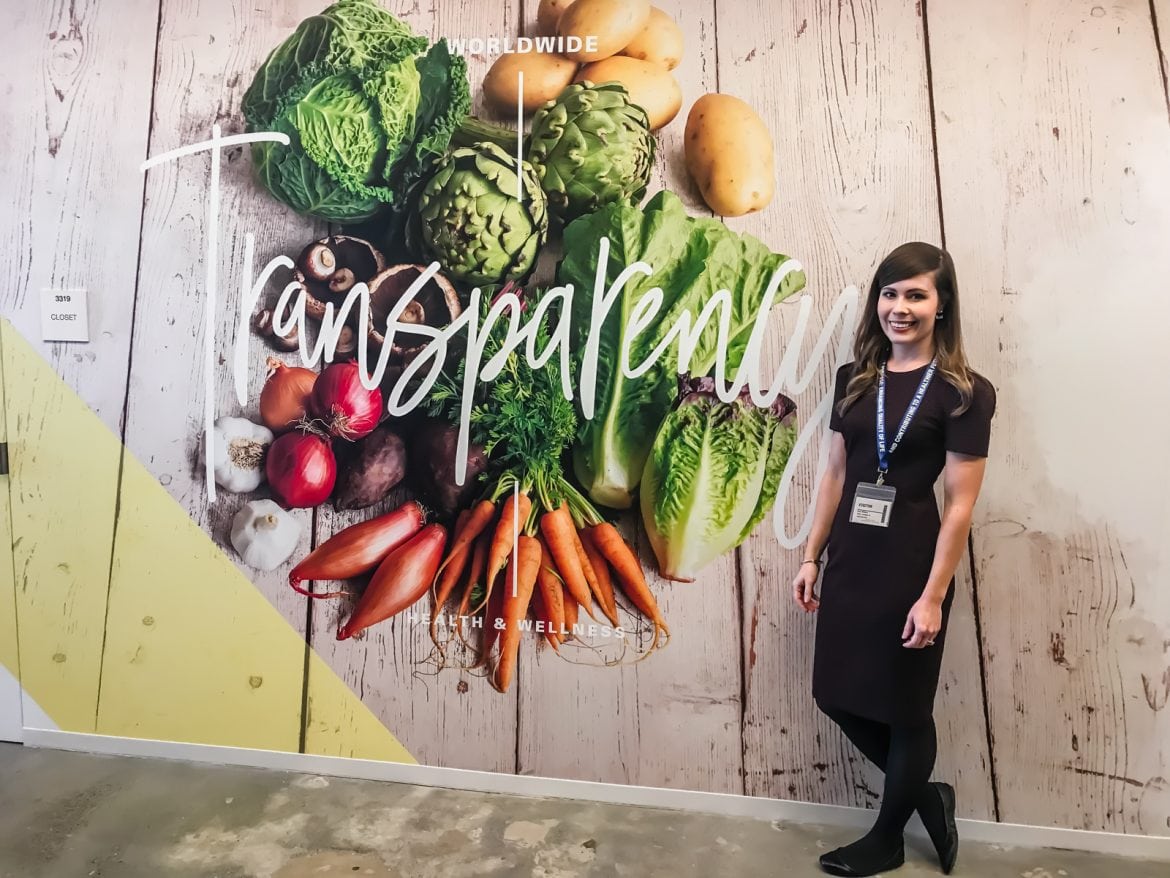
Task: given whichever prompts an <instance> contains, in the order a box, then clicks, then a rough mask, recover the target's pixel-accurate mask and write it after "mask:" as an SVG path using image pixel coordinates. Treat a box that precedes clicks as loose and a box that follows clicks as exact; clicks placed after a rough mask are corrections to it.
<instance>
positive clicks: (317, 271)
mask: <svg viewBox="0 0 1170 878" xmlns="http://www.w3.org/2000/svg"><path fill="white" fill-rule="evenodd" d="M385 267H386V257H385V256H383V255H382V251H381V250H379V249H378V248H377V247H375V246H374V245H373V244H371V243H370V242H369V241H367V240H365V239H364V238H355V237H353V236H352V235H329V236H328V237H326V238H321V239H320V240H317V241H312V242H310V243H309V244H308V245H306V247H305V248H304V249H303V250H302V251H301V255H300V256H298V257H297V260H296V270H295V271H294V272H293V279H294V280H295V281H297V282H298V283H300V284H301V286H303V287H304V288H305V291H306V292H307V294H308V295H307V296H306V303H307V304H308V305H309V306H310V307H309V313H310V314H313V315H315V314H316V313H324V309H323V308H321V307H319V306H320V305H321V304H322V303H324V302H333V303H335V304H340V303H341V302H342V301H343V300H344V298H345V294H346V293H348V292H349V290H350V289H352V287H353V285H354V284H355V283H358V282H360V281H365V282H366V283H369V282H370V280H371V278H373V277H374V275H376V274H378V272H380V271H382V270H383V269H384V268H385ZM314 300H315V301H314ZM314 305H316V306H318V307H316V308H314V307H313V306H314Z"/></svg>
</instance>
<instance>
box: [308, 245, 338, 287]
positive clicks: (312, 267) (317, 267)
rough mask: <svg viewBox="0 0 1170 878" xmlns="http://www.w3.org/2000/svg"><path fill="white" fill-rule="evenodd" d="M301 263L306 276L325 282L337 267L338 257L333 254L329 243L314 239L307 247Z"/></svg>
mask: <svg viewBox="0 0 1170 878" xmlns="http://www.w3.org/2000/svg"><path fill="white" fill-rule="evenodd" d="M299 263H300V266H301V271H303V272H304V273H305V277H306V278H308V279H309V280H315V281H319V282H321V283H325V282H326V281H328V280H329V279H330V278H331V277H332V276H333V272H334V270H335V269H336V268H337V257H336V256H334V255H333V251H332V250H331V249H329V245H328V244H326V243H325V242H323V241H314V242H313V243H312V244H310V245H309V246H308V247H306V248H305V252H304V253H303V254H302V255H301V259H300V260H299Z"/></svg>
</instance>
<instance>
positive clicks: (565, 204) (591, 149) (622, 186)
mask: <svg viewBox="0 0 1170 878" xmlns="http://www.w3.org/2000/svg"><path fill="white" fill-rule="evenodd" d="M654 150H655V140H654V136H653V135H652V134H651V133H650V120H649V118H648V117H647V115H646V111H645V110H643V109H642V108H641V107H639V106H638V105H637V104H633V103H630V96H629V93H628V92H627V91H626V90H625V88H624V87H623V86H622V85H620V84H619V83H616V82H607V83H604V84H602V85H593V84H592V83H590V82H588V81H586V82H578V83H574V84H573V85H570V86H568V87H567V88H566V89H565V90H564V91H563V92H561V94H560V96H559V97H557V99H556V100H554V101H550V102H549V103H547V104H545V105H544V106H543V107H541V108H540V109H539V110H537V111H536V114H535V115H534V116H533V117H532V127H531V130H530V132H529V135H528V150H527V152H528V160H529V161H531V162H532V164H533V165H535V166H536V169H537V171H538V172H539V174H540V181H541V186H542V188H543V189H544V191H545V194H546V195H547V196H548V205H549V210H550V211H551V212H552V214H553V216H554V217H555V218H556V219H557V220H558V221H559V222H561V223H568V222H569V221H570V220H573V219H576V218H577V217H579V216H581V215H582V214H586V213H592V212H593V211H595V210H597V209H598V208H599V207H602V206H603V205H606V204H609V203H611V202H615V201H628V202H631V203H633V204H637V203H639V202H640V201H641V200H642V196H643V195H645V194H646V184H647V183H648V182H649V181H650V170H651V168H653V166H654Z"/></svg>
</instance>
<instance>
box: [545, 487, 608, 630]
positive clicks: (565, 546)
mask: <svg viewBox="0 0 1170 878" xmlns="http://www.w3.org/2000/svg"><path fill="white" fill-rule="evenodd" d="M540 532H541V533H542V534H543V535H544V541H545V545H547V546H548V550H549V553H550V554H551V555H552V557H553V560H554V561H556V564H557V570H559V571H560V573H561V576H562V577H563V578H564V581H565V585H567V586H568V587H569V593H570V594H571V595H572V596H573V598H574V600H576V601H577V603H579V604H580V605H581V606H583V607H584V608H585V612H586V613H588V614H589V615H590V617H591V618H593V619H597V617H596V616H594V615H593V597H592V595H593V590H592V589H591V588H590V586H589V580H588V579H587V578H586V576H585V570H584V565H583V564H582V558H584V556H585V555H584V551H585V550H584V549H582V550H581V551H580V552H578V551H577V547H578V546H579V545H580V541H579V540H578V539H577V528H576V526H575V525H574V524H573V516H572V515H570V514H569V507H568V506H567V505H566V504H564V503H562V504H561V505H560V506H558V507H557V508H556V509H552V510H550V511H548V512H546V513H545V514H544V515H542V516H541V517H540ZM585 563H586V564H588V563H589V561H588V559H585Z"/></svg>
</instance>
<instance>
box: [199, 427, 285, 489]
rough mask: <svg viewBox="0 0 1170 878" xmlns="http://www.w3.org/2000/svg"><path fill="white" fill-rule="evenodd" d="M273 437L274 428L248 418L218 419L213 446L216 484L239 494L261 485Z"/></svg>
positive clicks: (205, 462)
mask: <svg viewBox="0 0 1170 878" xmlns="http://www.w3.org/2000/svg"><path fill="white" fill-rule="evenodd" d="M273 438H274V437H273V435H272V431H271V430H269V429H268V428H267V427H265V426H263V425H261V424H256V423H253V422H252V421H249V420H248V419H247V418H231V417H223V418H220V419H219V420H217V421H216V422H215V426H214V428H213V430H212V445H211V448H212V449H213V450H214V461H213V465H214V474H215V483H216V484H217V485H219V486H220V487H221V488H223V489H224V490H226V491H231V492H233V493H236V494H242V493H247V492H248V491H254V490H256V489H257V488H258V487H260V485H261V483H263V481H264V455H265V454H266V453H267V451H268V446H269V445H271V444H272V440H273ZM206 464H207V461H206V459H205V460H204V465H205V466H206Z"/></svg>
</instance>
